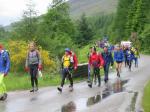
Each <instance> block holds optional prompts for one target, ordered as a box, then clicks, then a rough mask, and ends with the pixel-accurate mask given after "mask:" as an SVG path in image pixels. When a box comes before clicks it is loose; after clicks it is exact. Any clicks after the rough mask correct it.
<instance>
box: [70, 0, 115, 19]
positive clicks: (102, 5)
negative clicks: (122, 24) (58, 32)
mask: <svg viewBox="0 0 150 112" xmlns="http://www.w3.org/2000/svg"><path fill="white" fill-rule="evenodd" d="M69 5H70V14H71V16H72V17H74V18H78V17H80V16H81V15H82V14H83V13H85V14H86V15H87V16H92V15H96V14H99V13H106V14H110V13H114V12H116V10H117V5H118V0H69Z"/></svg>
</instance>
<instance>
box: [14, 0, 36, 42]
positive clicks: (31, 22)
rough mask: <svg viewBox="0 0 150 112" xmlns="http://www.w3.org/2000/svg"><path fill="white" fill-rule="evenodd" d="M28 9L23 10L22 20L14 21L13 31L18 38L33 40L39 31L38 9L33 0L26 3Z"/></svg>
mask: <svg viewBox="0 0 150 112" xmlns="http://www.w3.org/2000/svg"><path fill="white" fill-rule="evenodd" d="M26 6H27V9H26V10H25V11H24V12H23V18H22V20H21V21H19V22H16V23H13V24H12V27H13V32H14V33H15V37H16V38H20V39H24V40H32V39H33V38H35V37H36V32H37V23H38V18H37V11H36V10H35V5H34V3H33V1H32V0H29V2H28V4H26Z"/></svg>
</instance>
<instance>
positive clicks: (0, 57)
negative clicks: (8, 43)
mask: <svg viewBox="0 0 150 112" xmlns="http://www.w3.org/2000/svg"><path fill="white" fill-rule="evenodd" d="M9 69H10V57H9V53H8V51H6V50H4V47H3V45H2V44H0V100H2V101H4V100H6V98H7V92H6V86H5V84H4V81H3V80H4V77H6V76H7V75H8V72H9Z"/></svg>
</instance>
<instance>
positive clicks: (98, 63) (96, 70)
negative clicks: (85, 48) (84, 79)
mask: <svg viewBox="0 0 150 112" xmlns="http://www.w3.org/2000/svg"><path fill="white" fill-rule="evenodd" d="M89 65H90V67H91V69H92V75H93V77H94V76H95V77H97V78H98V87H100V86H101V78H100V69H101V68H103V65H104V60H103V58H102V56H101V54H99V53H97V52H96V48H95V47H93V48H92V54H91V55H90V58H89ZM92 82H93V81H90V84H88V86H89V87H90V88H92Z"/></svg>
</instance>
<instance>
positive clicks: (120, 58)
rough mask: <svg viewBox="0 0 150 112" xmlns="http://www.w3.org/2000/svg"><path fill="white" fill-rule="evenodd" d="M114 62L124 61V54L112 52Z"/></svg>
mask: <svg viewBox="0 0 150 112" xmlns="http://www.w3.org/2000/svg"><path fill="white" fill-rule="evenodd" d="M114 60H115V61H124V54H123V51H122V50H120V51H115V52H114Z"/></svg>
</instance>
